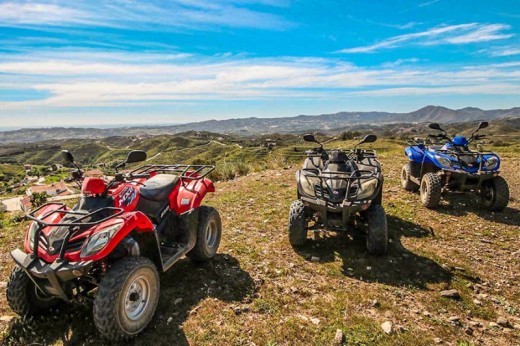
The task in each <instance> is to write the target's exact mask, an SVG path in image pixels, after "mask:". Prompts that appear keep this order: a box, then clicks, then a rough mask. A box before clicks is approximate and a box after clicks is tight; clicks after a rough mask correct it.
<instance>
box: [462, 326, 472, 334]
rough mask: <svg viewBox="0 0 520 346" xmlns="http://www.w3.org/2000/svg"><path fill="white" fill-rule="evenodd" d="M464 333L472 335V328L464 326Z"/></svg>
mask: <svg viewBox="0 0 520 346" xmlns="http://www.w3.org/2000/svg"><path fill="white" fill-rule="evenodd" d="M464 333H466V335H473V329H471V328H470V327H468V328H466V329H465V330H464Z"/></svg>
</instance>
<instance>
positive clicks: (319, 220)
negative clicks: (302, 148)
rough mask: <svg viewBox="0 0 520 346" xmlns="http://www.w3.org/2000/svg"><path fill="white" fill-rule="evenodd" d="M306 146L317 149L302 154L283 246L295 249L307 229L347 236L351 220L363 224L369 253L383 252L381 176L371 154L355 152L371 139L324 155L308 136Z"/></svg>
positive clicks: (385, 235)
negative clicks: (340, 233)
mask: <svg viewBox="0 0 520 346" xmlns="http://www.w3.org/2000/svg"><path fill="white" fill-rule="evenodd" d="M303 139H304V140H305V141H306V142H314V143H317V144H319V147H317V148H314V149H311V150H308V151H306V152H305V153H306V155H307V158H306V159H305V162H304V163H303V168H302V169H301V170H299V171H297V172H296V183H297V193H298V199H297V200H296V201H294V202H293V203H292V205H291V210H290V214H289V241H290V243H291V245H292V246H293V247H298V246H301V245H303V244H304V243H305V241H306V239H307V232H308V231H309V230H314V231H318V230H320V229H325V230H331V231H347V230H350V226H351V224H352V223H353V221H357V222H358V223H359V224H360V225H365V224H366V225H367V226H368V227H366V230H367V236H366V246H367V250H368V252H369V253H371V254H375V255H381V254H385V253H386V252H387V246H388V228H387V221H386V214H385V210H384V209H383V207H382V206H381V200H382V191H383V175H382V172H381V165H380V164H379V161H378V160H377V156H376V152H375V151H374V150H364V149H358V148H357V146H358V145H360V144H363V143H371V142H375V141H376V140H377V137H376V136H375V135H367V136H366V137H365V138H364V139H363V140H362V141H361V142H359V143H358V144H357V145H356V146H355V147H354V149H353V150H348V151H345V150H342V149H333V150H324V149H323V144H322V143H320V142H318V141H317V140H316V139H315V138H314V136H313V135H309V134H308V135H305V136H303Z"/></svg>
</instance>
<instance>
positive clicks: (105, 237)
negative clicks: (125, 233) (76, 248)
mask: <svg viewBox="0 0 520 346" xmlns="http://www.w3.org/2000/svg"><path fill="white" fill-rule="evenodd" d="M121 227H123V223H118V224H117V225H113V226H109V227H107V228H105V229H104V230H102V231H100V232H97V233H95V234H94V235H92V236H91V237H90V238H89V240H88V243H87V245H86V246H84V247H83V249H82V250H81V254H80V256H81V257H88V256H92V255H93V254H95V253H97V252H99V251H100V250H101V249H103V248H104V247H105V245H107V244H108V241H109V240H110V238H112V236H113V235H114V234H115V233H116V232H117V231H119V229H120V228H121Z"/></svg>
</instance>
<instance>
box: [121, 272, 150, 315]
mask: <svg viewBox="0 0 520 346" xmlns="http://www.w3.org/2000/svg"><path fill="white" fill-rule="evenodd" d="M149 300H150V283H149V282H148V279H146V278H145V277H144V276H140V277H138V278H136V279H134V280H133V281H132V282H131V283H130V285H128V288H127V291H126V294H125V308H124V311H125V314H126V316H127V317H128V318H129V319H131V320H133V321H135V320H138V319H139V318H141V317H142V316H143V315H144V313H145V311H146V308H147V307H148V304H149Z"/></svg>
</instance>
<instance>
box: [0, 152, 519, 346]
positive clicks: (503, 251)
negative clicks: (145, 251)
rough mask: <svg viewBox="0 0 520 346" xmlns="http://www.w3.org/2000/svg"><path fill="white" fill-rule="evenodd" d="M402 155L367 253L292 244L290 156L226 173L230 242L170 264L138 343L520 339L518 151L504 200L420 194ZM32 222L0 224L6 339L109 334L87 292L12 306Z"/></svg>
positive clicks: (352, 238)
mask: <svg viewBox="0 0 520 346" xmlns="http://www.w3.org/2000/svg"><path fill="white" fill-rule="evenodd" d="M401 150H402V149H401ZM403 159H404V156H403V155H402V152H401V151H395V152H393V151H389V152H383V153H382V154H381V161H382V164H383V169H384V174H385V192H384V207H385V209H386V211H387V213H388V223H389V230H390V240H391V243H390V248H389V254H388V256H386V257H371V256H368V255H367V253H366V251H365V246H364V239H363V237H362V236H359V235H356V234H353V235H350V234H335V233H320V234H317V235H315V236H314V239H313V240H309V242H308V244H307V245H306V246H305V247H304V248H303V249H299V250H298V251H295V250H293V249H292V248H291V246H290V245H289V242H288V239H287V234H286V233H287V216H288V210H289V205H290V203H291V201H292V200H293V199H294V198H295V197H296V193H295V189H294V168H291V169H287V170H282V171H266V172H262V173H255V174H252V175H249V176H247V177H242V178H239V179H236V180H233V181H228V182H223V183H218V184H217V193H215V194H214V195H213V196H211V197H210V198H209V200H208V203H209V204H211V205H213V206H215V207H216V208H218V209H219V210H220V213H221V215H222V220H223V226H224V234H223V239H222V243H221V249H220V254H219V255H217V257H216V258H215V260H214V261H213V262H211V263H208V264H206V265H202V266H200V265H196V264H194V263H192V262H190V261H189V260H187V259H186V260H182V261H180V262H179V263H178V264H177V265H175V268H174V269H173V270H172V271H170V272H168V273H166V274H165V275H163V276H162V279H161V297H160V306H159V308H158V310H157V313H156V317H155V318H154V320H153V321H152V323H151V325H150V327H149V328H148V329H147V330H146V331H145V333H144V334H143V335H141V336H140V337H138V338H137V339H135V340H134V341H132V342H131V343H130V344H135V345H149V344H157V345H159V344H169V345H188V344H190V345H331V344H334V343H336V344H341V343H344V344H348V345H435V344H441V345H472V344H475V345H520V317H519V316H520V311H519V309H520V305H519V303H520V277H519V276H520V271H519V268H520V183H519V181H520V175H519V171H518V170H517V167H518V166H519V164H520V156H518V155H510V156H507V157H504V162H505V163H504V166H503V174H504V176H505V177H506V178H507V179H508V181H509V183H510V186H511V196H512V200H511V201H510V204H509V207H508V208H507V209H506V210H505V211H504V212H502V213H495V214H493V213H489V212H485V211H483V210H481V209H480V207H479V205H478V199H477V198H476V197H474V196H471V195H449V196H445V197H446V198H445V199H444V201H443V202H442V205H441V206H440V208H439V209H437V210H426V209H424V208H422V207H420V206H419V196H418V195H417V194H413V193H408V192H405V191H404V190H402V189H401V187H400V185H399V172H400V168H401V165H402V164H403V163H404V161H403ZM23 227H24V225H23V224H21V225H20V224H18V225H17V224H15V225H12V226H11V227H7V228H3V229H1V230H0V232H1V233H0V281H1V283H0V295H1V296H2V298H1V300H0V316H2V317H1V318H0V320H1V321H0V328H1V330H2V332H1V334H0V339H2V340H3V343H4V344H51V345H71V344H83V345H94V344H99V343H100V342H101V343H103V341H102V340H100V339H99V338H98V336H97V335H98V334H97V332H96V329H95V327H94V325H93V321H92V319H91V311H90V307H89V305H88V304H86V303H85V304H77V305H73V306H70V307H61V308H60V309H59V310H58V311H54V312H53V313H51V314H49V316H47V317H44V318H42V319H39V320H37V321H21V320H20V319H19V318H18V317H13V316H14V314H13V313H12V312H11V311H10V310H9V308H8V307H7V304H6V302H5V281H6V280H7V278H8V273H9V271H10V269H11V267H12V264H11V261H10V259H9V256H8V251H9V250H11V249H12V248H14V247H16V246H18V245H19V244H20V241H21V239H22V234H23ZM309 236H311V235H310V234H309Z"/></svg>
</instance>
